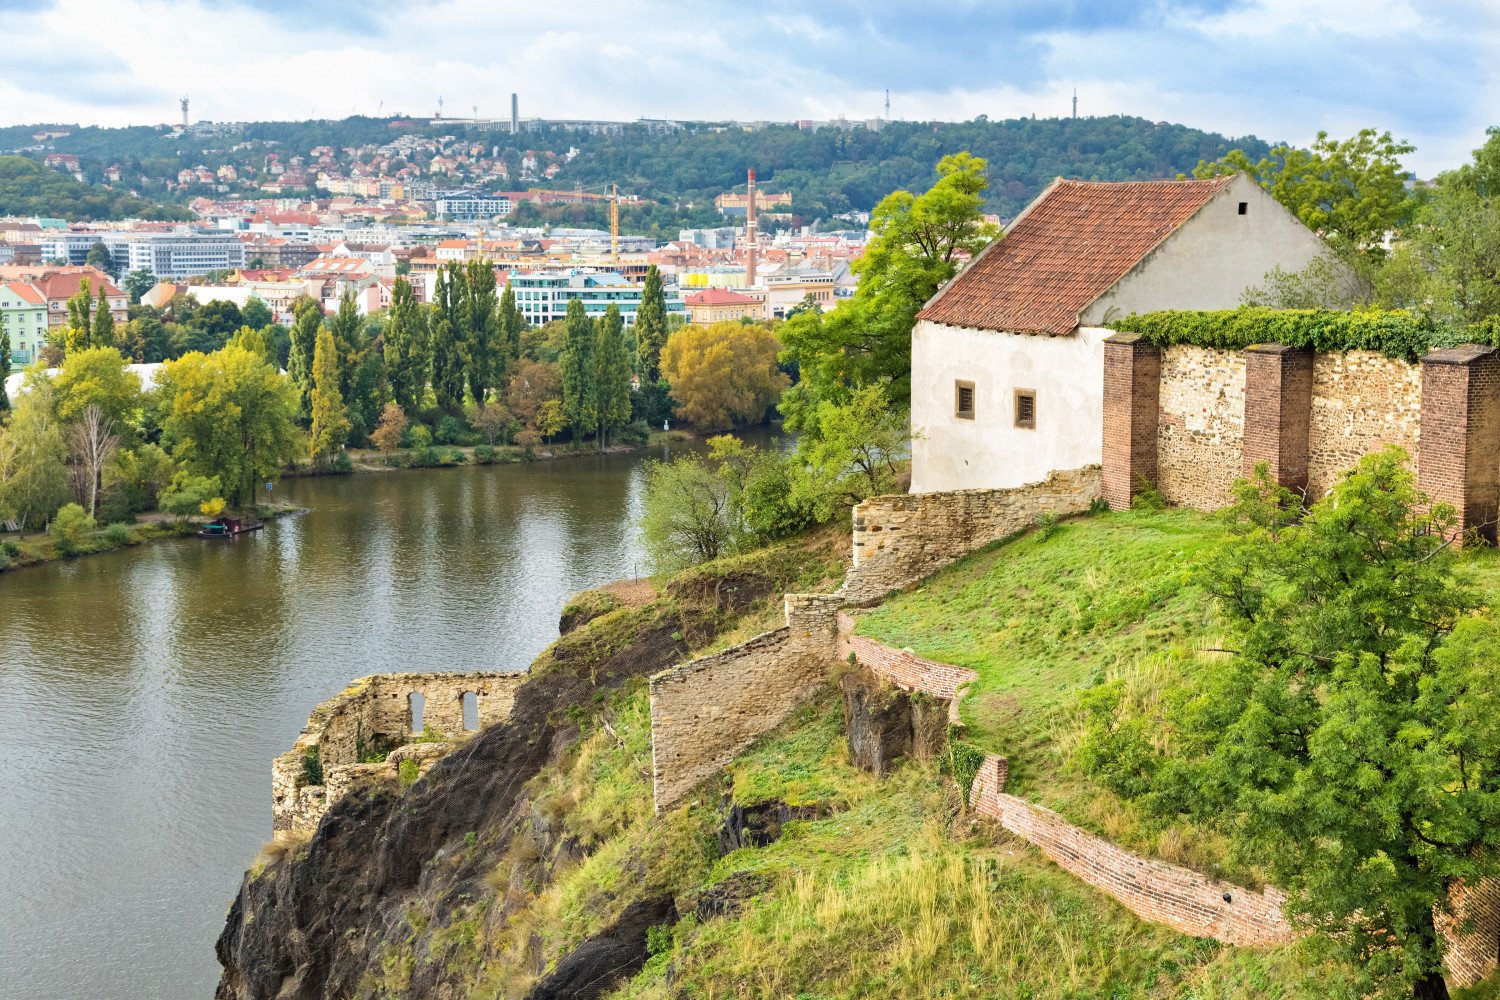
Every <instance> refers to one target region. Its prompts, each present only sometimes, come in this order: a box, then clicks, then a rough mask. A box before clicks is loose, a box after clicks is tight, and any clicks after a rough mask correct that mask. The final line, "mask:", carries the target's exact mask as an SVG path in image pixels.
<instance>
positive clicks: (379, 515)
mask: <svg viewBox="0 0 1500 1000" xmlns="http://www.w3.org/2000/svg"><path fill="white" fill-rule="evenodd" d="M642 463H643V456H641V455H619V456H604V457H588V458H580V459H569V460H564V461H558V462H543V463H536V464H532V465H512V466H492V467H487V468H458V469H443V470H432V471H424V472H400V473H390V474H386V475H364V476H354V477H337V478H324V479H301V480H288V481H285V482H283V483H282V484H281V485H280V486H278V487H277V490H276V495H278V496H283V497H287V498H290V499H292V500H295V501H297V502H298V503H300V504H304V505H306V506H308V507H310V508H312V511H311V513H308V514H305V515H300V516H295V517H290V518H286V519H282V520H279V521H275V522H273V523H271V524H270V525H268V526H267V528H266V529H265V530H264V531H261V532H258V533H257V534H254V535H251V536H246V537H243V538H239V539H235V540H233V541H201V540H198V539H185V540H180V541H169V542H160V543H156V544H152V545H148V546H144V547H141V548H136V549H130V550H125V551H121V552H116V553H110V554H107V555H100V556H91V557H88V558H84V559H78V560H74V561H70V562H60V563H52V564H49V565H46V566H43V567H38V568H33V569H25V570H20V571H17V572H13V573H7V574H3V575H0V690H3V692H4V697H3V698H0V733H3V734H4V735H3V737H0V747H3V749H4V755H3V759H4V762H5V771H4V775H3V776H0V845H3V850H0V998H3V1000H73V998H78V1000H142V998H146V1000H152V998H166V1000H176V998H185V1000H186V998H204V1000H206V998H208V997H210V996H211V995H212V993H213V988H214V984H215V982H216V980H217V976H218V965H217V963H216V962H215V960H214V955H213V943H214V940H215V938H216V937H217V936H218V933H219V930H220V927H221V926H222V924H223V919H224V913H225V910H226V909H227V907H228V905H229V903H230V901H231V900H232V898H233V896H234V894H235V892H236V890H237V887H238V885H239V880H240V876H241V874H242V872H243V871H244V869H245V868H246V866H247V865H248V864H249V862H250V861H251V859H252V858H253V857H254V855H255V853H256V851H257V849H258V848H259V847H260V845H261V844H262V843H264V842H265V841H266V840H267V839H269V837H270V831H271V784H270V781H271V776H270V765H271V760H272V758H273V757H275V756H276V755H277V754H278V753H280V752H282V751H283V750H284V749H286V747H287V746H289V745H290V744H291V742H292V741H293V740H294V739H295V738H296V736H297V733H298V732H299V731H300V730H301V728H302V726H303V724H304V723H305V722H306V719H307V715H308V712H309V711H310V710H311V709H312V708H313V707H314V706H315V705H316V704H317V703H318V702H320V701H322V700H323V699H325V698H327V697H329V696H330V695H332V694H335V693H337V692H338V691H340V690H342V689H343V688H344V686H345V685H346V684H347V683H348V682H349V681H350V680H351V679H353V678H355V677H358V676H360V675H362V674H368V673H375V672H380V671H400V670H476V669H487V670H492V669H501V670H505V669H515V670H520V669H523V668H524V667H525V666H526V665H527V664H529V663H530V662H531V660H532V659H533V658H534V657H535V656H536V654H537V653H539V652H540V651H541V650H542V649H544V648H545V647H546V646H547V644H548V643H549V642H551V641H552V640H553V639H554V638H556V636H557V617H558V611H559V609H560V608H561V605H562V603H563V601H564V600H565V599H566V598H567V596H568V595H570V594H572V593H574V592H576V591H578V590H581V589H584V588H586V587H589V586H594V585H597V584H600V583H604V582H607V581H610V580H614V579H619V578H621V577H624V576H629V575H632V574H633V573H635V572H637V571H641V572H644V563H643V561H642V556H641V553H640V550H639V547H638V545H637V542H636V538H635V531H634V529H633V527H632V525H633V522H634V518H635V516H636V515H637V514H638V512H639V508H640V502H641V494H642V488H643V478H644V477H643V474H642Z"/></svg>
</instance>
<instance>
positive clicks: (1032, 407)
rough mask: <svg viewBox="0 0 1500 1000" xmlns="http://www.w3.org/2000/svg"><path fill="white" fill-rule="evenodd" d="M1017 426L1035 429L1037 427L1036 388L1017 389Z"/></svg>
mask: <svg viewBox="0 0 1500 1000" xmlns="http://www.w3.org/2000/svg"><path fill="white" fill-rule="evenodd" d="M1016 426H1017V427H1024V428H1027V429H1032V430H1034V429H1035V428H1036V390H1035V389H1017V390H1016Z"/></svg>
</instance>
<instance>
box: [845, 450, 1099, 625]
mask: <svg viewBox="0 0 1500 1000" xmlns="http://www.w3.org/2000/svg"><path fill="white" fill-rule="evenodd" d="M1097 499H1099V467H1098V466H1094V465H1090V466H1085V467H1084V468H1081V469H1073V470H1070V471H1066V472H1054V473H1052V474H1051V475H1050V476H1048V477H1047V478H1046V479H1045V480H1043V481H1042V482H1039V483H1031V484H1029V485H1027V486H1019V487H1016V488H1014V489H1006V490H956V491H954V492H952V493H918V494H902V495H898V496H883V497H871V498H870V499H869V500H866V501H865V502H864V503H861V504H860V505H859V506H857V507H855V508H854V568H853V569H852V570H850V571H849V574H848V576H847V577H846V578H845V582H844V586H843V589H842V590H840V591H839V594H840V595H841V596H842V598H843V601H844V603H846V604H849V605H853V606H867V605H869V604H872V603H874V602H876V601H879V600H880V599H881V598H883V597H885V596H886V595H887V594H890V593H892V592H893V591H896V590H899V589H900V588H901V587H904V586H907V585H908V584H912V583H915V582H916V581H918V580H921V579H923V578H925V577H927V576H931V575H932V574H933V573H935V572H937V571H938V570H939V569H942V568H943V567H944V566H947V565H948V564H949V563H951V562H953V561H955V560H957V559H959V558H961V557H962V556H964V555H967V554H968V553H970V552H973V551H974V550H975V549H978V548H981V547H983V546H985V545H988V544H989V543H990V542H994V541H999V540H1000V539H1002V538H1006V537H1009V536H1010V535H1013V534H1015V533H1016V532H1018V531H1024V530H1025V529H1027V528H1030V527H1032V526H1033V525H1035V524H1036V522H1037V519H1038V518H1040V517H1042V516H1044V515H1048V514H1050V515H1053V516H1056V517H1066V516H1068V515H1070V514H1079V513H1082V512H1083V511H1086V510H1088V509H1089V505H1090V504H1092V503H1093V502H1094V501H1095V500H1097Z"/></svg>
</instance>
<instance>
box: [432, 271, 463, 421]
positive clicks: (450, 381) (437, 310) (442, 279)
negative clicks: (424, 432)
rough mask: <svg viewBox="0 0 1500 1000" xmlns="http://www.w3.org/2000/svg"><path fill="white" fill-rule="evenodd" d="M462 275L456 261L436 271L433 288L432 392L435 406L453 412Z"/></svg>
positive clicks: (458, 377)
mask: <svg viewBox="0 0 1500 1000" xmlns="http://www.w3.org/2000/svg"><path fill="white" fill-rule="evenodd" d="M463 284H464V274H463V271H462V270H461V269H460V268H459V266H458V264H457V263H456V262H450V263H449V264H448V265H447V266H446V267H444V268H443V269H442V270H440V271H438V274H437V281H436V282H435V284H434V287H433V296H432V298H433V303H432V307H433V311H432V318H431V320H429V323H430V327H431V330H432V393H433V395H434V396H435V397H436V399H437V404H438V406H439V407H441V408H442V409H444V410H447V411H449V412H450V413H456V412H457V411H458V410H459V409H460V408H461V407H462V405H463V399H464V358H463V352H462V349H461V345H460V343H459V332H458V324H457V322H456V320H457V317H458V312H459V305H460V303H461V302H462V300H463V295H464V292H463V287H462V286H463Z"/></svg>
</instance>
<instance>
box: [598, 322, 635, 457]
mask: <svg viewBox="0 0 1500 1000" xmlns="http://www.w3.org/2000/svg"><path fill="white" fill-rule="evenodd" d="M595 325H596V327H597V340H596V343H595V345H594V384H595V385H596V386H598V389H597V394H598V404H597V405H598V421H599V427H598V431H599V437H598V443H599V447H600V448H601V449H602V448H603V447H604V446H605V444H606V443H607V440H606V439H607V438H608V436H609V432H610V431H613V430H615V429H616V428H619V427H624V426H625V425H626V424H627V423H629V421H630V355H629V354H628V353H627V352H626V349H625V320H624V318H623V317H622V316H621V315H620V307H619V306H617V305H615V304H614V303H613V302H611V303H610V304H609V308H607V309H605V310H604V317H603V318H602V319H601V320H600V321H599V322H598V323H597V324H595Z"/></svg>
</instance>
